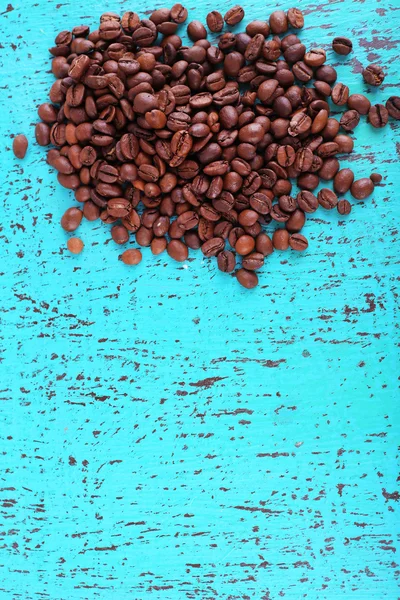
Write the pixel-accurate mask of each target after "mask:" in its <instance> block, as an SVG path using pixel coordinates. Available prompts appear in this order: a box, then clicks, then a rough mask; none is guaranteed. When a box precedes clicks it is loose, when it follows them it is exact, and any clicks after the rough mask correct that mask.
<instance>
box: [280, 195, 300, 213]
mask: <svg viewBox="0 0 400 600" xmlns="http://www.w3.org/2000/svg"><path fill="white" fill-rule="evenodd" d="M278 204H279V207H280V208H281V209H282V210H283V212H285V213H292V212H294V211H295V210H296V208H297V202H296V199H295V198H293V197H292V196H280V198H279V200H278Z"/></svg>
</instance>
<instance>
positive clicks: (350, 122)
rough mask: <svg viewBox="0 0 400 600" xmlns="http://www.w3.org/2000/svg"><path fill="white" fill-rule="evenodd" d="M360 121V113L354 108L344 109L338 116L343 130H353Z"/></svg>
mask: <svg viewBox="0 0 400 600" xmlns="http://www.w3.org/2000/svg"><path fill="white" fill-rule="evenodd" d="M359 122H360V115H359V113H358V112H357V111H356V110H346V112H344V113H343V114H342V116H341V118H340V126H341V127H343V129H344V130H345V131H353V130H354V129H355V128H356V127H357V125H358V124H359Z"/></svg>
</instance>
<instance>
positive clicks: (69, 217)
mask: <svg viewBox="0 0 400 600" xmlns="http://www.w3.org/2000/svg"><path fill="white" fill-rule="evenodd" d="M82 217H83V212H82V211H81V210H80V208H75V207H71V208H68V209H67V210H66V211H65V213H64V214H63V216H62V217H61V227H62V228H63V229H64V230H65V231H70V232H71V231H75V229H78V227H79V225H80V224H81V221H82Z"/></svg>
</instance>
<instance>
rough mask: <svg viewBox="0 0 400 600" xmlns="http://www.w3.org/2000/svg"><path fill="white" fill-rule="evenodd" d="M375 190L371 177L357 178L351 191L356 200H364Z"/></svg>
mask: <svg viewBox="0 0 400 600" xmlns="http://www.w3.org/2000/svg"><path fill="white" fill-rule="evenodd" d="M373 191H374V184H373V182H372V181H371V179H370V178H369V177H363V178H362V179H357V180H356V181H354V182H353V183H352V185H351V188H350V192H351V195H352V196H353V198H355V199H356V200H364V199H365V198H367V197H368V196H370V195H371V194H372V192H373Z"/></svg>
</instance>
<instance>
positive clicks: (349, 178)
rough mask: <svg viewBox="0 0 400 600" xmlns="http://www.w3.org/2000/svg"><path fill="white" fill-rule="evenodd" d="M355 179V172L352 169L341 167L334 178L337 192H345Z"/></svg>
mask: <svg viewBox="0 0 400 600" xmlns="http://www.w3.org/2000/svg"><path fill="white" fill-rule="evenodd" d="M353 181H354V173H353V171H352V170H351V169H341V170H340V171H338V172H337V173H336V175H335V177H334V180H333V189H334V190H335V192H336V193H337V194H345V193H346V192H347V191H348V190H349V189H350V187H351V185H352V183H353Z"/></svg>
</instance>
